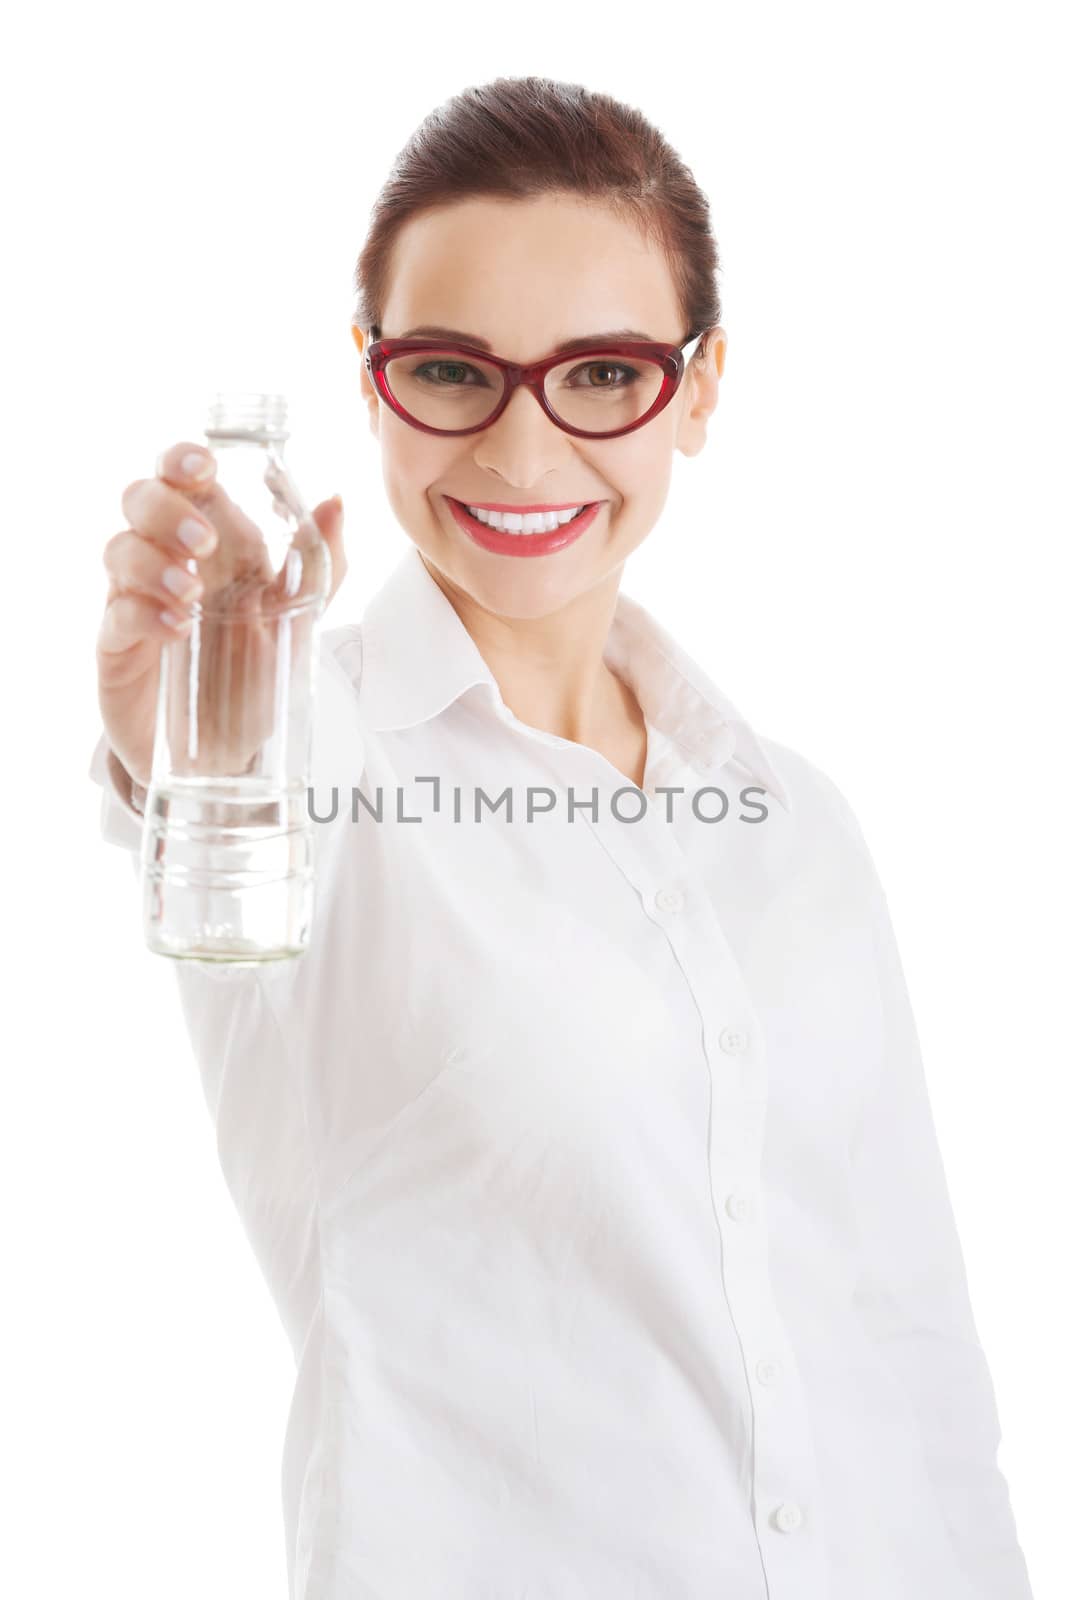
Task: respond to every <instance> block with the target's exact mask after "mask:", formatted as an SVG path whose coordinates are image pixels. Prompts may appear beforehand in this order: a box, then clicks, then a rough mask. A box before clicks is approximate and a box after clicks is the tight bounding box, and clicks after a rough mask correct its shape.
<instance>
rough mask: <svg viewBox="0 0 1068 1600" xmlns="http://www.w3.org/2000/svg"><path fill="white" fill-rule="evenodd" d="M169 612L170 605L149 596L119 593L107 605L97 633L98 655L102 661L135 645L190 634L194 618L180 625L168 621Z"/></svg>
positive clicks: (158, 641) (163, 640) (164, 640)
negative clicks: (167, 606) (161, 604)
mask: <svg viewBox="0 0 1068 1600" xmlns="http://www.w3.org/2000/svg"><path fill="white" fill-rule="evenodd" d="M166 612H167V608H166V607H164V606H160V605H158V604H157V603H156V602H155V601H154V600H150V599H148V597H147V596H145V595H140V594H117V595H115V596H114V597H113V598H112V599H111V600H109V601H108V603H107V605H106V606H105V607H104V616H103V620H102V622H101V624H100V631H99V633H98V634H97V646H96V647H97V657H98V659H99V661H100V662H101V664H103V663H104V661H105V660H106V658H109V657H111V656H116V655H121V654H122V653H123V652H124V651H127V650H130V649H132V648H133V647H134V646H135V645H139V644H143V643H146V642H148V641H154V642H157V643H159V644H165V643H166V642H167V641H168V640H171V639H174V638H176V637H180V636H181V635H182V634H184V633H188V631H189V628H190V626H191V619H190V621H186V622H184V623H181V624H180V625H176V624H173V623H170V622H168V621H167V620H166V615H165V613H166Z"/></svg>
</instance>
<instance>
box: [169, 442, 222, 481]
mask: <svg viewBox="0 0 1068 1600" xmlns="http://www.w3.org/2000/svg"><path fill="white" fill-rule="evenodd" d="M215 465H216V463H215V457H214V456H213V455H212V453H211V451H210V450H209V449H207V448H206V446H204V445H202V444H195V443H192V442H190V441H189V440H188V439H182V440H180V441H179V442H178V443H177V444H172V445H170V446H169V448H168V449H166V450H161V451H160V453H159V456H158V457H157V459H156V476H157V477H158V478H163V479H165V480H166V482H168V483H171V484H173V485H174V486H175V488H177V489H190V488H201V487H203V485H204V484H206V483H208V482H210V480H211V479H212V478H214V476H215Z"/></svg>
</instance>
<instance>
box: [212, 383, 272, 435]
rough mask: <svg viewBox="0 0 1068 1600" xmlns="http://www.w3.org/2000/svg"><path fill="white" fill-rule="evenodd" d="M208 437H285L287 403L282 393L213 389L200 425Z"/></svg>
mask: <svg viewBox="0 0 1068 1600" xmlns="http://www.w3.org/2000/svg"><path fill="white" fill-rule="evenodd" d="M204 432H205V434H206V435H207V437H208V438H227V437H233V438H242V439H244V438H253V439H288V438H289V428H288V406H287V403H286V397H285V395H284V394H256V393H254V392H252V391H247V392H246V391H243V390H226V391H221V392H219V391H217V392H216V395H215V398H214V400H213V401H212V402H211V405H210V406H209V408H208V421H207V424H206V426H205V428H204Z"/></svg>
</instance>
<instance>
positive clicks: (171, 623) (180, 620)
mask: <svg viewBox="0 0 1068 1600" xmlns="http://www.w3.org/2000/svg"><path fill="white" fill-rule="evenodd" d="M160 620H161V621H162V622H165V623H166V624H167V626H168V628H173V629H174V630H175V632H176V633H183V632H184V631H185V629H186V628H191V627H192V626H193V619H192V617H177V616H175V614H174V612H173V611H161V612H160Z"/></svg>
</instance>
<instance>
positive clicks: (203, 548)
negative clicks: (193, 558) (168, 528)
mask: <svg viewBox="0 0 1068 1600" xmlns="http://www.w3.org/2000/svg"><path fill="white" fill-rule="evenodd" d="M178 537H179V539H181V541H182V543H183V544H184V545H186V546H187V547H188V548H189V549H190V550H192V552H193V554H194V555H206V554H207V552H208V551H209V550H214V548H215V545H216V542H217V535H216V532H215V529H214V528H209V527H208V526H207V525H206V524H205V523H203V522H197V520H196V519H195V517H183V519H182V521H181V522H180V523H179V524H178Z"/></svg>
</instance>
